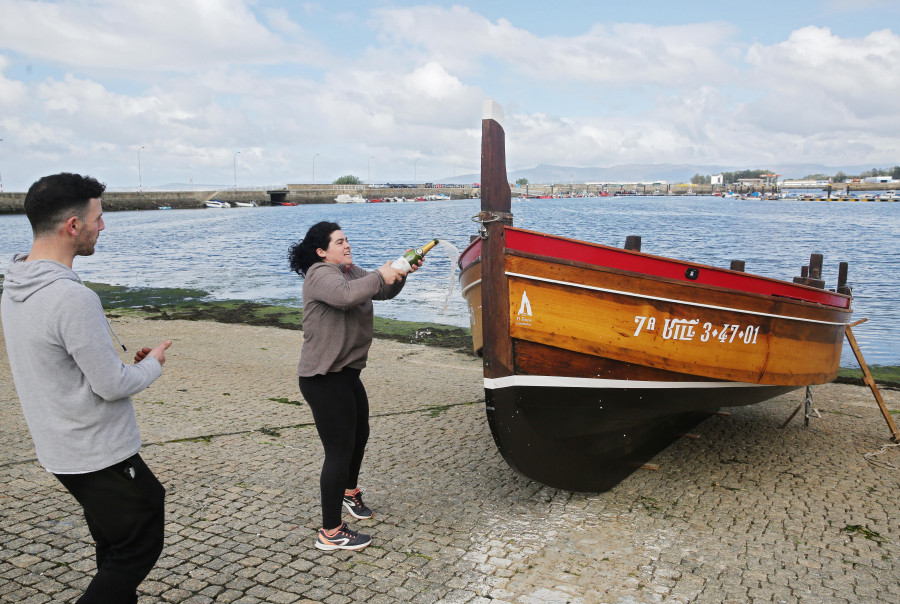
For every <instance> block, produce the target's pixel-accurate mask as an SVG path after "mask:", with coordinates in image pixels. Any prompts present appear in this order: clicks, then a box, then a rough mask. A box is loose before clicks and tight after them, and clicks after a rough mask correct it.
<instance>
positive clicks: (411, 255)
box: [391, 239, 438, 273]
mask: <svg viewBox="0 0 900 604" xmlns="http://www.w3.org/2000/svg"><path fill="white" fill-rule="evenodd" d="M437 242H438V240H437V239H432V240H431V241H429V242H428V243H426V244H425V245H423V246H422V247H419V248H416V249H414V250H409V251H408V252H406V253H405V254H403V255H402V256H400V257H399V258H397V259H396V260H394V261H393V262H391V266H392V267H394V268H396V269H397V270H401V271H404V272H407V273H408V272H409V271H410V269H411V268H412V265H413V264H416V263H417V262H418V261H419V260H421V259H422V258H424V257H425V254H427V253H428V250H430V249H431V248H433V247H434V246H435V245H437Z"/></svg>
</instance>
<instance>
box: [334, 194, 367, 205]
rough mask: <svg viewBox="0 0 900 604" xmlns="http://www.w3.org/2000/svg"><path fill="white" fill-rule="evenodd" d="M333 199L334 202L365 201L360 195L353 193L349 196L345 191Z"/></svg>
mask: <svg viewBox="0 0 900 604" xmlns="http://www.w3.org/2000/svg"><path fill="white" fill-rule="evenodd" d="M334 201H335V203H366V198H365V197H363V196H362V195H354V196H352V197H351V196H350V195H347V194H346V193H341V194H340V195H338V196H337V197H335V198H334Z"/></svg>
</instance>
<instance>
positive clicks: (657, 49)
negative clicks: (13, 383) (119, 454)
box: [0, 0, 900, 191]
mask: <svg viewBox="0 0 900 604" xmlns="http://www.w3.org/2000/svg"><path fill="white" fill-rule="evenodd" d="M486 98H491V99H494V100H496V101H498V102H499V103H500V104H501V105H502V106H503V108H504V110H505V113H506V131H507V161H508V165H509V169H510V171H512V170H517V169H523V168H529V167H533V166H535V165H537V164H541V163H546V164H554V165H565V166H577V167H592V166H598V167H606V166H613V165H618V164H628V163H696V164H721V165H733V166H742V167H765V165H766V164H771V163H785V162H791V163H800V162H809V163H820V164H825V165H829V166H840V165H851V164H852V165H870V166H871V167H886V166H893V165H896V164H898V163H900V111H898V110H897V107H898V99H900V2H898V1H897V0H790V1H785V0H779V1H777V2H775V1H768V0H760V1H757V2H731V1H729V0H717V1H712V0H693V1H688V2H673V1H672V0H632V1H631V2H619V1H617V2H610V1H608V0H584V1H565V0H563V1H561V2H550V3H548V2H546V1H544V0H515V1H507V0H480V1H478V2H475V1H474V0H463V1H462V2H459V3H451V2H425V1H423V2H413V1H407V0H396V1H391V2H382V1H379V0H374V1H369V2H341V1H334V2H324V1H323V2H289V1H287V0H258V1H254V0H153V1H150V2H122V1H120V0H72V1H65V2H50V1H46V0H40V1H31V0H0V138H2V139H3V140H2V142H0V177H2V181H3V188H4V190H5V191H23V190H25V189H27V187H28V186H29V185H30V183H31V182H33V181H34V180H35V179H36V178H38V177H39V176H41V175H43V174H48V173H52V172H57V171H62V170H67V171H77V172H82V173H87V174H91V175H93V176H96V177H98V178H99V179H101V180H103V181H104V182H107V183H108V184H109V185H110V186H111V187H129V186H131V187H136V186H137V185H138V182H139V181H140V182H141V183H142V184H143V186H144V187H145V188H150V187H153V186H158V185H164V184H167V183H190V182H193V183H196V184H227V185H231V184H233V181H234V180H236V181H237V184H238V186H242V185H244V186H249V185H268V184H277V183H287V182H291V183H303V182H312V181H313V179H314V178H315V181H316V182H326V181H327V182H330V181H333V180H334V179H335V178H337V177H339V176H342V175H344V174H354V175H356V176H359V177H360V178H362V179H363V180H366V179H369V178H371V180H372V181H375V182H385V181H412V180H413V178H415V179H417V180H418V181H420V182H421V181H425V180H434V181H437V180H442V179H449V178H451V177H452V176H453V175H454V174H456V175H463V174H470V173H475V172H477V170H478V162H479V153H480V151H479V145H480V143H479V137H480V119H481V101H482V100H483V99H486ZM139 169H140V172H139Z"/></svg>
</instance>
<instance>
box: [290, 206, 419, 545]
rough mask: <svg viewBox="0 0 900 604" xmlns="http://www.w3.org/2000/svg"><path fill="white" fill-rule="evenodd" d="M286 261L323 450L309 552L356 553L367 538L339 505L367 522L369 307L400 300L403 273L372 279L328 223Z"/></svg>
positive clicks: (303, 369) (379, 273)
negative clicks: (298, 293) (296, 286)
mask: <svg viewBox="0 0 900 604" xmlns="http://www.w3.org/2000/svg"><path fill="white" fill-rule="evenodd" d="M289 260H290V264H291V269H292V270H294V271H295V272H297V274H299V275H301V276H302V277H304V281H303V349H302V351H301V353H300V364H299V366H298V369H297V375H298V376H299V382H300V392H301V393H302V394H303V397H304V398H305V399H306V402H307V403H308V404H309V406H310V409H312V413H313V418H314V419H315V422H316V429H317V430H318V432H319V438H320V439H321V440H322V446H323V447H324V449H325V462H324V464H323V465H322V473H321V476H320V478H319V486H320V489H321V496H322V528H321V529H319V531H318V535H317V538H316V544H315V545H316V547H317V548H318V549H321V550H326V551H331V550H338V549H350V550H360V549H362V548H364V547H366V546H367V545H369V543H371V541H372V540H371V537H369V536H368V535H362V534H359V533H357V532H356V531H353V530H351V529H350V527H349V526H348V525H347V524H346V523H344V522H343V521H342V520H341V505H342V504H343V505H344V506H345V507H346V508H347V510H348V511H349V512H350V514H351V515H352V516H353V517H354V518H361V519H365V518H371V517H372V510H370V509H369V508H368V507H366V505H365V504H364V503H363V500H362V492H361V491H360V490H359V487H358V485H357V481H358V479H359V470H360V467H361V465H362V459H363V455H364V454H365V449H366V442H367V441H368V438H369V399H368V398H367V396H366V390H365V388H364V387H363V384H362V381H361V380H360V377H359V376H360V372H361V371H362V369H363V368H364V367H365V366H366V359H367V358H368V354H369V347H370V346H371V345H372V317H373V309H372V300H387V299H390V298H393V297H394V296H396V295H397V294H398V293H400V290H401V289H403V284H404V281H405V278H406V272H404V271H401V270H398V269H395V268H393V267H391V263H390V262H386V263H385V264H384V265H383V266H381V267H380V268H378V270H375V271H371V272H369V271H367V270H365V269H362V268H360V267H358V266H356V265H355V264H353V256H352V254H351V249H350V243H349V242H348V241H347V237H346V236H345V235H344V232H343V231H342V230H341V227H340V226H339V225H338V224H336V223H334V222H319V223H317V224H314V225H313V226H312V227H310V229H309V231H308V232H307V233H306V236H305V237H304V238H303V239H302V240H301V241H299V242H297V243H295V244H294V245H292V246H291V248H290V251H289ZM420 265H421V262H419V264H418V265H416V266H413V267H412V269H411V270H413V271H414V270H416V269H417V268H418V267H419V266H420Z"/></svg>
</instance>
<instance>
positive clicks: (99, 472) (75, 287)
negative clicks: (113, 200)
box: [0, 173, 172, 604]
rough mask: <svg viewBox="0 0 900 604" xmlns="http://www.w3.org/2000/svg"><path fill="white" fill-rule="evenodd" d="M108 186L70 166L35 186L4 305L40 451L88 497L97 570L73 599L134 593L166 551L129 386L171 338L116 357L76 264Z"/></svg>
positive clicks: (89, 245) (141, 381) (94, 233)
mask: <svg viewBox="0 0 900 604" xmlns="http://www.w3.org/2000/svg"><path fill="white" fill-rule="evenodd" d="M105 188H106V186H105V185H103V184H101V183H99V182H97V180H95V179H93V178H90V177H84V176H80V175H78V174H68V173H63V174H54V175H52V176H45V177H44V178H41V179H40V180H38V181H37V182H36V183H34V184H33V185H32V186H31V188H30V189H29V190H28V193H27V194H26V196H25V213H26V215H27V216H28V220H29V222H30V223H31V228H32V233H33V237H34V239H33V242H32V246H31V251H30V252H29V253H28V254H16V255H15V256H13V259H12V262H11V263H10V264H9V267H8V268H7V272H6V276H5V281H4V284H3V296H2V299H0V315H2V322H3V333H4V336H5V338H6V349H7V352H8V354H9V364H10V368H11V369H12V375H13V381H14V382H15V385H16V392H17V393H18V395H19V402H20V403H21V404H22V411H23V414H24V415H25V421H26V423H27V424H28V429H29V430H30V431H31V437H32V439H33V440H34V446H35V450H36V452H37V457H38V461H39V462H40V463H41V465H43V466H44V467H45V468H46V469H47V470H48V471H50V472H52V473H53V474H54V476H56V478H57V479H59V481H60V482H61V483H62V484H63V486H64V487H65V488H66V489H67V490H68V491H69V492H70V493H71V494H72V495H73V496H74V497H75V499H76V500H78V503H80V504H81V506H82V507H83V508H84V515H85V519H86V520H87V525H88V528H89V529H90V531H91V535H92V536H93V537H94V540H95V541H96V562H97V574H96V575H95V576H94V579H93V580H92V581H91V583H90V585H88V588H87V590H86V591H85V593H84V595H83V596H82V597H81V598H80V599H79V600H78V603H79V604H93V603H101V602H102V603H104V604H120V603H121V604H126V603H127V604H132V603H134V602H137V586H138V585H139V584H140V583H141V581H143V580H144V578H145V577H146V576H147V574H148V573H149V572H150V570H151V569H152V568H153V565H154V564H155V563H156V560H157V559H158V558H159V555H160V553H161V552H162V548H163V528H164V509H163V501H164V498H165V489H164V488H163V486H162V485H161V484H160V483H159V481H158V480H157V479H156V477H155V476H154V475H153V472H151V471H150V469H149V468H148V467H147V465H146V464H145V463H144V461H143V460H142V459H141V456H140V455H139V454H138V451H139V450H140V448H141V435H140V433H139V431H138V427H137V421H136V420H135V415H134V409H133V407H132V404H131V398H130V397H131V395H133V394H136V393H138V392H140V391H141V390H144V389H145V388H147V387H148V386H149V385H150V384H152V383H153V381H154V380H156V378H158V377H159V376H160V375H161V374H162V365H163V363H165V361H166V356H165V351H166V349H167V348H168V347H169V346H170V345H171V343H172V342H171V341H170V340H167V341H165V342H163V343H162V344H160V345H159V346H157V347H156V348H153V349H151V348H143V349H141V350H140V351H139V352H138V353H137V355H136V356H135V364H134V365H126V364H124V363H122V361H121V360H120V359H119V356H118V353H117V352H116V349H115V347H114V346H113V344H112V341H111V340H110V335H109V330H111V326H110V325H109V322H108V321H107V320H106V316H105V314H104V313H103V308H102V306H101V305H100V298H99V297H98V296H97V294H95V293H94V292H93V291H91V290H90V289H88V288H87V287H85V286H84V284H83V283H82V282H81V280H80V279H79V278H78V275H77V274H76V273H75V272H74V271H73V270H72V262H73V260H74V258H75V256H90V255H91V254H93V253H94V246H95V244H96V243H97V238H98V237H99V235H100V231H102V230H103V228H104V225H103V217H102V215H103V210H102V207H101V203H100V196H101V195H102V193H103V191H104V190H105ZM123 348H124V346H123Z"/></svg>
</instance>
